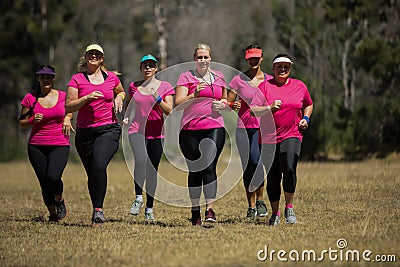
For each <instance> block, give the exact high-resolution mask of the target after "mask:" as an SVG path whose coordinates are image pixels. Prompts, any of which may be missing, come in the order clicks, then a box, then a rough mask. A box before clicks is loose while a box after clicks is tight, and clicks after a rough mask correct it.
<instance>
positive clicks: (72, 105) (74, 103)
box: [65, 87, 103, 113]
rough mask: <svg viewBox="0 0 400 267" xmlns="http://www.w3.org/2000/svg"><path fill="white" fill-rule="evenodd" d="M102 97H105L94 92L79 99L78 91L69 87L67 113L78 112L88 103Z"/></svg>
mask: <svg viewBox="0 0 400 267" xmlns="http://www.w3.org/2000/svg"><path fill="white" fill-rule="evenodd" d="M100 97H103V94H102V93H101V92H100V91H94V92H91V93H90V94H88V95H85V96H82V97H81V98H78V89H76V88H74V87H68V88H67V98H66V100H65V112H66V113H71V112H75V111H78V110H79V109H80V108H81V107H83V106H84V105H86V103H87V102H89V101H91V100H92V99H97V98H100Z"/></svg>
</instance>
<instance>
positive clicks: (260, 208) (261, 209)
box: [256, 200, 268, 217]
mask: <svg viewBox="0 0 400 267" xmlns="http://www.w3.org/2000/svg"><path fill="white" fill-rule="evenodd" d="M256 209H257V216H259V217H265V216H267V214H268V211H267V206H266V205H265V203H264V201H262V200H257V201H256Z"/></svg>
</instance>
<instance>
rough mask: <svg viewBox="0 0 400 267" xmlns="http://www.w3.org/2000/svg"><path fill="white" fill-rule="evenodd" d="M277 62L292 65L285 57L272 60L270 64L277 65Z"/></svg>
mask: <svg viewBox="0 0 400 267" xmlns="http://www.w3.org/2000/svg"><path fill="white" fill-rule="evenodd" d="M278 62H286V63H290V64H294V63H293V62H292V61H291V60H290V58H287V57H278V58H276V59H275V60H274V62H272V64H275V63H278Z"/></svg>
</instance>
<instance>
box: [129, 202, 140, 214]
mask: <svg viewBox="0 0 400 267" xmlns="http://www.w3.org/2000/svg"><path fill="white" fill-rule="evenodd" d="M142 207H143V201H139V200H137V199H135V201H133V203H132V206H131V208H130V210H129V214H132V215H138V214H139V213H140V209H141V208H142Z"/></svg>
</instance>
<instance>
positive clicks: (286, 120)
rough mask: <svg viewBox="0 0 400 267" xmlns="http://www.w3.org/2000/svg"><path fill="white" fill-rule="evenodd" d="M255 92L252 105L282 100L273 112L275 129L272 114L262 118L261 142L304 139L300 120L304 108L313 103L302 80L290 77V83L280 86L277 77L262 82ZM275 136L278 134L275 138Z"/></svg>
mask: <svg viewBox="0 0 400 267" xmlns="http://www.w3.org/2000/svg"><path fill="white" fill-rule="evenodd" d="M258 87H259V89H260V90H259V91H258V92H257V93H256V94H255V96H254V99H253V101H252V103H251V105H252V106H266V105H269V104H271V103H273V102H274V101H275V100H282V105H281V108H280V109H279V110H277V111H275V112H274V113H273V118H274V124H275V129H276V130H275V131H271V129H273V124H271V123H272V122H271V119H269V118H270V116H268V114H267V115H264V116H262V117H261V120H260V138H259V142H260V143H261V144H272V143H280V142H282V141H283V140H285V139H287V138H290V137H297V138H299V139H300V140H302V139H303V134H302V133H301V131H300V129H299V122H300V120H301V119H302V117H303V111H302V110H303V109H304V108H305V107H307V106H310V105H312V104H313V102H312V99H311V97H310V93H309V92H308V89H307V86H306V85H305V84H304V83H303V82H302V81H300V80H297V79H292V78H289V80H288V83H287V84H285V85H283V86H278V85H277V84H276V82H275V79H272V80H268V81H264V82H262V83H261V84H260V85H259V86H258ZM274 136H276V137H275V138H274Z"/></svg>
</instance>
